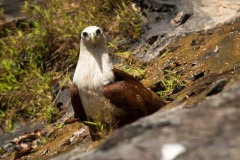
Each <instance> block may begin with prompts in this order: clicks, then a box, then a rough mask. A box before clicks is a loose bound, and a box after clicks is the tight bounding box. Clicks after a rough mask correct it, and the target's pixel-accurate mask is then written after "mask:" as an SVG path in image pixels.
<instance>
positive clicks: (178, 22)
mask: <svg viewBox="0 0 240 160" xmlns="http://www.w3.org/2000/svg"><path fill="white" fill-rule="evenodd" d="M138 4H139V6H141V7H142V12H143V15H144V16H145V21H146V26H145V28H144V34H143V36H142V38H141V42H140V43H139V44H138V45H137V47H136V49H135V51H134V54H136V55H137V57H140V58H141V59H142V60H143V61H150V60H152V59H154V58H155V57H156V56H158V55H159V54H161V52H162V51H164V48H165V47H166V46H167V45H168V44H169V43H170V40H171V38H172V37H173V36H182V35H184V34H186V33H191V32H196V31H201V30H206V29H211V28H214V27H216V26H217V25H219V24H224V23H228V22H231V21H233V20H235V19H236V18H237V17H239V16H240V1H239V0H211V1H209V0H197V1H192V0H165V1H163V0H140V1H139V3H138ZM146 42H147V43H146Z"/></svg>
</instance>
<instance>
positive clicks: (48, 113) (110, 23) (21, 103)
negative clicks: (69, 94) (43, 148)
mask: <svg viewBox="0 0 240 160" xmlns="http://www.w3.org/2000/svg"><path fill="white" fill-rule="evenodd" d="M131 4H132V1H131V0H121V1H114V0H88V1H84V0H75V1H71V0H62V1H58V0H48V1H45V2H44V3H42V4H40V5H36V4H35V3H34V1H32V0H29V1H26V2H25V5H24V7H23V12H24V13H25V14H26V15H27V16H28V17H29V20H28V21H27V22H21V23H19V24H18V25H16V26H11V27H10V28H1V31H0V63H1V65H0V123H1V124H5V125H4V126H5V129H6V130H8V131H10V130H12V129H13V128H14V122H15V121H19V120H24V119H32V120H38V121H39V119H40V120H43V121H47V122H51V121H54V120H55V119H54V118H55V117H56V116H55V115H56V113H57V111H58V108H57V107H56V106H55V104H54V103H53V102H54V99H55V97H54V94H53V93H52V87H53V85H54V84H55V83H56V80H58V77H59V75H63V76H64V77H67V78H66V79H65V80H64V82H60V86H61V87H64V86H66V85H68V83H69V81H70V77H71V72H72V69H73V67H74V65H75V64H76V61H77V57H78V50H79V49H78V48H79V40H80V33H81V31H82V29H83V28H85V27H86V26H89V25H98V26H101V27H102V28H103V29H104V30H105V31H106V32H107V34H108V35H111V37H112V38H113V40H112V43H111V46H112V48H113V50H116V49H118V46H119V45H121V43H122V42H125V45H126V41H128V42H130V41H131V40H132V39H135V38H138V37H139V35H140V34H141V21H140V17H139V15H138V13H137V12H136V11H134V10H133V9H132V5H131Z"/></svg>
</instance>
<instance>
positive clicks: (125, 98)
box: [69, 26, 166, 140]
mask: <svg viewBox="0 0 240 160" xmlns="http://www.w3.org/2000/svg"><path fill="white" fill-rule="evenodd" d="M69 90H70V97H71V102H72V106H73V110H74V113H75V116H76V118H79V119H80V121H82V122H92V121H97V122H101V123H104V124H108V125H106V126H108V127H107V128H109V126H111V125H112V127H113V128H114V129H115V128H119V127H122V126H124V125H126V124H129V123H131V122H133V121H135V120H137V119H138V118H141V117H143V116H146V115H149V114H152V113H154V112H156V111H157V110H159V109H160V108H161V107H163V106H164V105H166V102H165V101H164V100H162V99H161V98H160V97H159V96H158V95H157V94H155V93H154V92H152V91H151V90H149V89H147V88H146V87H145V86H144V85H143V84H142V83H141V82H139V81H138V80H136V79H135V78H134V77H133V76H132V75H130V74H128V73H126V72H124V71H122V70H119V69H116V68H113V64H112V62H111V59H110V56H109V54H108V49H107V42H106V38H105V35H104V33H103V30H102V29H101V28H100V27H98V26H89V27H86V28H85V29H84V30H83V31H82V32H81V42H80V53H79V59H78V62H77V66H76V69H75V72H74V75H73V81H72V84H71V86H70V89H69ZM85 124H87V125H88V127H89V131H90V135H91V138H92V140H98V139H99V136H98V135H97V133H96V132H97V129H96V128H95V129H94V127H93V125H89V124H90V123H85Z"/></svg>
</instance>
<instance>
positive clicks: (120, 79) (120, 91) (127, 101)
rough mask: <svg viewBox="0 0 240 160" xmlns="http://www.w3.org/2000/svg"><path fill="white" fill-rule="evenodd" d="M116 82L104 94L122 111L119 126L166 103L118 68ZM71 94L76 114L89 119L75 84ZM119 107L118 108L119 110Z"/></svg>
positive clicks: (82, 119)
mask: <svg viewBox="0 0 240 160" xmlns="http://www.w3.org/2000/svg"><path fill="white" fill-rule="evenodd" d="M113 73H114V76H115V82H114V83H111V84H109V85H106V86H104V88H103V92H104V96H105V97H106V98H107V99H109V100H110V102H111V103H112V104H113V105H114V107H117V108H118V109H120V110H121V111H123V112H122V113H120V114H117V117H114V118H113V119H117V124H116V126H117V127H121V126H123V125H125V124H128V123H131V122H133V121H135V120H136V119H138V118H140V117H143V116H146V115H149V114H152V113H154V112H156V111H157V110H158V109H160V108H161V107H162V106H164V105H165V104H166V103H165V102H164V101H163V100H162V99H161V98H160V97H158V96H157V95H156V94H155V93H153V92H152V91H150V90H148V89H146V88H145V87H144V86H143V84H141V83H140V82H139V81H137V80H136V79H135V78H134V77H132V76H131V75H129V74H127V73H125V72H123V71H121V70H117V69H113ZM70 95H71V100H72V105H73V109H74V112H75V115H76V116H77V117H78V118H79V119H80V120H81V121H87V120H88V119H87V116H86V114H85V112H84V109H83V106H82V103H81V99H80V96H79V91H78V88H77V87H76V86H75V85H74V84H73V85H72V86H71V87H70ZM118 109H117V110H118Z"/></svg>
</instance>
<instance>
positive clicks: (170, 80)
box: [157, 70, 186, 98]
mask: <svg viewBox="0 0 240 160" xmlns="http://www.w3.org/2000/svg"><path fill="white" fill-rule="evenodd" d="M184 86H186V83H185V81H183V80H181V76H180V75H178V74H176V73H173V72H172V71H170V70H165V71H164V79H162V80H161V87H162V88H164V89H163V90H161V91H158V92H157V94H158V95H159V96H160V97H162V98H167V97H168V96H170V95H171V94H172V93H173V92H174V91H175V90H176V89H179V88H180V87H184Z"/></svg>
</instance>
